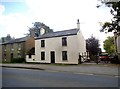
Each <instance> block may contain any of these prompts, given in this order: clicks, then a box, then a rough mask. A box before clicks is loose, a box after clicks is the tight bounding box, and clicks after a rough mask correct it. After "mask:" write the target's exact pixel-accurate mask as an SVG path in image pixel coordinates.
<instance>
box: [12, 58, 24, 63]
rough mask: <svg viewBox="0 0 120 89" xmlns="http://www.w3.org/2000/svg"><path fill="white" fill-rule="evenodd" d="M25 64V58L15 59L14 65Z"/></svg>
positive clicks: (13, 60)
mask: <svg viewBox="0 0 120 89" xmlns="http://www.w3.org/2000/svg"><path fill="white" fill-rule="evenodd" d="M23 62H25V59H24V58H13V59H12V63H23Z"/></svg>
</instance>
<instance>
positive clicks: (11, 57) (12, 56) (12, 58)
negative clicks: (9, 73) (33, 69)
mask: <svg viewBox="0 0 120 89" xmlns="http://www.w3.org/2000/svg"><path fill="white" fill-rule="evenodd" d="M11 62H13V53H11Z"/></svg>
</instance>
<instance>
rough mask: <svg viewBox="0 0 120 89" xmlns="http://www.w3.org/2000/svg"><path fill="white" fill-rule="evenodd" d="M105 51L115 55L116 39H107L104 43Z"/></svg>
mask: <svg viewBox="0 0 120 89" xmlns="http://www.w3.org/2000/svg"><path fill="white" fill-rule="evenodd" d="M103 43H104V45H103V47H104V49H105V51H106V52H107V53H109V54H114V53H115V45H114V38H113V37H110V36H109V37H107V39H106V40H105V41H104V42H103Z"/></svg>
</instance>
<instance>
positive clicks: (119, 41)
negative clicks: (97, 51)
mask: <svg viewBox="0 0 120 89" xmlns="http://www.w3.org/2000/svg"><path fill="white" fill-rule="evenodd" d="M117 52H118V53H120V36H118V37H117Z"/></svg>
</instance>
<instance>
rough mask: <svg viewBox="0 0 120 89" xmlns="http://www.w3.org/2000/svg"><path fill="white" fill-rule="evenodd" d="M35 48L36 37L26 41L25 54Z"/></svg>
mask: <svg viewBox="0 0 120 89" xmlns="http://www.w3.org/2000/svg"><path fill="white" fill-rule="evenodd" d="M33 47H34V48H35V39H34V37H29V39H28V40H26V42H25V48H26V50H25V53H27V52H28V51H29V50H30V49H32V48H33Z"/></svg>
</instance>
